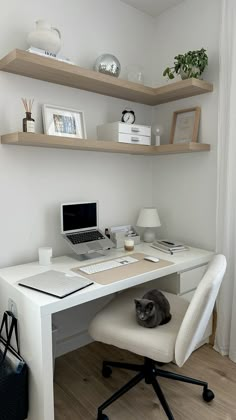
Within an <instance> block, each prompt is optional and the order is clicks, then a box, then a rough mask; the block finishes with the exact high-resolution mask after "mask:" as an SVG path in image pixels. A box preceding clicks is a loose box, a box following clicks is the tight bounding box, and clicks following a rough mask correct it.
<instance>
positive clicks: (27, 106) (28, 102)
mask: <svg viewBox="0 0 236 420" xmlns="http://www.w3.org/2000/svg"><path fill="white" fill-rule="evenodd" d="M21 100H22V102H23V105H24V108H25V112H30V113H31V112H32V107H33V103H34V99H29V100H27V99H26V98H21Z"/></svg>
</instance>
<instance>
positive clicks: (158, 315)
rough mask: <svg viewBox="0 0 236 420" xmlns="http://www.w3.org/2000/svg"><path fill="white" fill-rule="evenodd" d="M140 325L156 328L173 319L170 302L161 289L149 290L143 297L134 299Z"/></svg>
mask: <svg viewBox="0 0 236 420" xmlns="http://www.w3.org/2000/svg"><path fill="white" fill-rule="evenodd" d="M134 302H135V305H136V319H137V322H138V324H139V325H141V326H142V327H146V328H154V327H157V326H158V325H163V324H167V322H169V321H170V320H171V314H170V304H169V302H168V300H167V299H166V297H165V296H164V295H163V293H162V292H160V290H157V289H152V290H149V291H148V292H147V293H145V294H144V296H143V297H142V298H141V299H134Z"/></svg>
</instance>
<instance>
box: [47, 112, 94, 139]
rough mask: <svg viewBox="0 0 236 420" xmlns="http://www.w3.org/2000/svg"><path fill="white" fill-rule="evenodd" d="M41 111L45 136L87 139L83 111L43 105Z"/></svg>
mask: <svg viewBox="0 0 236 420" xmlns="http://www.w3.org/2000/svg"><path fill="white" fill-rule="evenodd" d="M42 111H43V126H44V133H45V134H48V135H50V136H62V137H72V138H80V139H86V138H87V136H86V128H85V121H84V113H83V111H77V110H76V109H68V108H62V107H61V106H55V105H48V104H44V105H43V109H42Z"/></svg>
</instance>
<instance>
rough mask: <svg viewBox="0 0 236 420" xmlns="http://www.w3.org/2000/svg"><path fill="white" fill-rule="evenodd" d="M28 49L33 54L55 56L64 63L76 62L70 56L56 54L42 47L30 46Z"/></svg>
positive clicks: (55, 58)
mask: <svg viewBox="0 0 236 420" xmlns="http://www.w3.org/2000/svg"><path fill="white" fill-rule="evenodd" d="M27 51H28V52H30V53H33V54H38V55H41V56H43V57H49V58H54V60H58V61H63V62H64V63H69V64H74V63H73V62H72V61H71V60H70V59H69V58H67V57H64V56H63V55H60V54H54V53H51V52H49V51H46V50H41V49H40V48H35V47H30V48H28V50H27Z"/></svg>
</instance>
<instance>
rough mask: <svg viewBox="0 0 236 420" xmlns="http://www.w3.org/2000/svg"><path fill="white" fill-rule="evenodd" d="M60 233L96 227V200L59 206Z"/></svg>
mask: <svg viewBox="0 0 236 420" xmlns="http://www.w3.org/2000/svg"><path fill="white" fill-rule="evenodd" d="M61 224H62V226H61V229H62V233H68V232H73V231H80V230H81V231H83V230H89V229H93V228H96V227H97V202H92V203H68V204H62V206H61Z"/></svg>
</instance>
